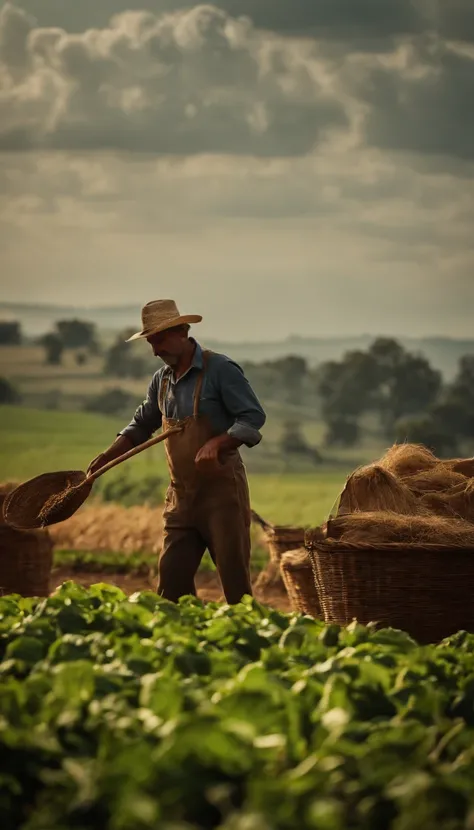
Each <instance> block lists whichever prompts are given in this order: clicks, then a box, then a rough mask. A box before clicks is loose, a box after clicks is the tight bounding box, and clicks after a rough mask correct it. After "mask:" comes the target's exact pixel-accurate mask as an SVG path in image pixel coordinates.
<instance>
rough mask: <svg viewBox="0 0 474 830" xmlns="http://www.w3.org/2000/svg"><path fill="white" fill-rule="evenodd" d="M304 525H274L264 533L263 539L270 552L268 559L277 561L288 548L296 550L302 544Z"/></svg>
mask: <svg viewBox="0 0 474 830" xmlns="http://www.w3.org/2000/svg"><path fill="white" fill-rule="evenodd" d="M304 535H305V528H304V527H286V526H278V525H276V526H275V527H274V528H272V530H270V531H268V532H267V533H265V541H266V543H267V545H268V550H269V552H270V561H271V562H279V561H280V559H281V557H282V555H283V554H284V553H286V551H288V550H297V549H298V548H301V547H302V546H303V545H304Z"/></svg>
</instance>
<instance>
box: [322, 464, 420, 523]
mask: <svg viewBox="0 0 474 830" xmlns="http://www.w3.org/2000/svg"><path fill="white" fill-rule="evenodd" d="M385 510H386V511H389V512H393V513H401V514H404V515H407V516H410V515H414V514H416V513H422V512H423V511H424V507H423V505H421V504H420V502H419V500H417V498H416V497H415V496H414V495H413V493H412V492H411V491H410V489H409V488H408V487H407V486H406V485H405V484H404V483H403V482H401V481H398V479H397V478H396V477H395V475H394V474H393V473H391V472H390V471H389V470H387V469H384V468H383V467H381V466H379V465H377V464H370V465H368V466H366V467H360V468H359V469H358V470H356V471H355V472H354V473H353V474H352V475H351V476H349V478H348V479H347V482H346V485H345V487H344V490H343V491H342V494H341V499H340V503H339V509H338V515H345V514H347V513H353V512H354V511H376V512H379V511H385Z"/></svg>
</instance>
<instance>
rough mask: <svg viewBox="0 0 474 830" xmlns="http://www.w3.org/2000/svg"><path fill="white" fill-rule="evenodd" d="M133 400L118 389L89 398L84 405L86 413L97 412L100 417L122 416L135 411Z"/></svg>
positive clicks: (126, 393)
mask: <svg viewBox="0 0 474 830" xmlns="http://www.w3.org/2000/svg"><path fill="white" fill-rule="evenodd" d="M135 404H136V401H135V398H134V397H133V396H132V395H129V393H128V392H125V391H124V390H123V389H120V387H115V388H113V389H108V390H107V391H106V392H102V393H101V394H100V395H96V396H94V397H93V398H90V400H88V401H87V402H86V403H85V405H84V409H85V411H86V412H98V413H100V414H101V415H122V414H125V413H126V412H128V411H130V410H132V409H135V408H136V406H135Z"/></svg>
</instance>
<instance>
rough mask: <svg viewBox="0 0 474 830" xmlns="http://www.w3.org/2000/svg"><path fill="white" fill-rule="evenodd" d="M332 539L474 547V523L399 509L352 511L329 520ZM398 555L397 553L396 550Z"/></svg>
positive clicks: (356, 541) (361, 542)
mask: <svg viewBox="0 0 474 830" xmlns="http://www.w3.org/2000/svg"><path fill="white" fill-rule="evenodd" d="M327 536H328V539H335V540H338V541H341V542H345V543H349V544H352V545H372V546H375V545H380V544H384V543H391V542H399V543H401V542H403V543H406V544H407V545H439V546H446V547H453V548H454V547H463V548H474V525H472V524H471V523H470V522H467V521H464V520H463V519H456V518H443V517H442V516H400V515H399V514H397V513H389V512H378V513H352V514H350V515H347V516H338V517H337V518H335V519H331V520H330V521H329V522H328V530H327ZM394 555H396V553H395V552H394ZM407 578H408V574H407Z"/></svg>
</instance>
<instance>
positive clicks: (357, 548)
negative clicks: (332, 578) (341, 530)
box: [304, 539, 474, 555]
mask: <svg viewBox="0 0 474 830" xmlns="http://www.w3.org/2000/svg"><path fill="white" fill-rule="evenodd" d="M304 547H305V549H306V550H307V551H308V553H309V554H310V555H311V553H314V552H315V551H317V552H318V553H329V554H337V553H344V552H347V553H357V552H364V553H365V552H367V551H393V550H398V551H402V552H404V553H410V554H412V553H414V552H415V551H422V552H428V553H434V552H435V551H438V552H439V553H448V552H449V553H468V552H469V553H472V554H473V555H474V546H473V545H440V544H436V543H434V542H426V543H423V542H416V543H414V544H410V543H409V542H380V543H374V542H359V543H357V544H355V543H354V542H343V541H340V540H339V539H333V540H329V539H325V540H324V541H323V540H317V541H316V540H315V541H311V542H305V544H304Z"/></svg>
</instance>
